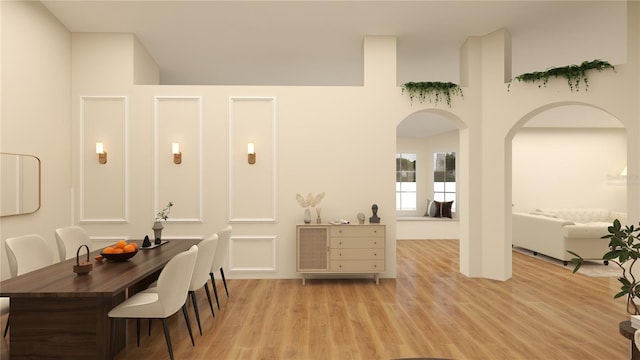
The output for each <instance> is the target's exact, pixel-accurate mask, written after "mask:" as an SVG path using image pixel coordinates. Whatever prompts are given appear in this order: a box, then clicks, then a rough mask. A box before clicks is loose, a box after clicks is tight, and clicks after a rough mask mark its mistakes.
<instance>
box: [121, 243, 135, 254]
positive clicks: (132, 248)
mask: <svg viewBox="0 0 640 360" xmlns="http://www.w3.org/2000/svg"><path fill="white" fill-rule="evenodd" d="M122 251H124V252H125V253H130V252H134V251H136V247H135V246H133V245H131V244H127V245H125V246H124V247H123V248H122Z"/></svg>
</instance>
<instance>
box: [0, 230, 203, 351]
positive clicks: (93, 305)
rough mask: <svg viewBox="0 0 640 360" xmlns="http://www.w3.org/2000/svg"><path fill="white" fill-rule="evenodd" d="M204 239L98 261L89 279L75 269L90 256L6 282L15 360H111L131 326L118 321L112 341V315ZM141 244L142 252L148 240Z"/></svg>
mask: <svg viewBox="0 0 640 360" xmlns="http://www.w3.org/2000/svg"><path fill="white" fill-rule="evenodd" d="M199 241H200V240H194V239H172V240H170V241H166V242H165V243H163V244H162V245H161V246H157V247H154V248H153V249H140V250H138V252H137V254H135V256H133V257H132V258H130V259H128V260H126V261H111V260H106V259H104V260H95V257H96V256H97V255H99V254H100V251H101V250H95V251H93V252H91V253H90V254H89V261H91V262H92V267H93V269H92V270H91V271H90V272H89V273H88V274H85V275H78V274H76V273H75V272H74V271H73V265H77V263H78V262H80V263H82V262H85V261H87V259H86V256H87V255H86V254H87V253H86V251H84V252H80V255H79V256H77V257H74V258H72V259H69V260H65V261H61V262H59V263H56V264H53V265H50V266H47V267H44V268H41V269H38V270H35V271H32V272H29V273H26V274H23V275H20V276H16V277H13V278H9V279H6V280H4V281H2V282H0V296H6V297H9V298H10V303H11V305H10V312H9V320H10V325H9V326H10V328H9V334H10V335H9V358H10V359H34V358H46V359H76V358H77V359H79V358H82V359H109V358H111V357H112V356H113V355H114V354H116V353H117V352H119V351H121V350H122V349H123V348H124V347H125V345H126V322H124V321H119V322H117V325H116V329H115V331H114V332H113V333H114V334H115V338H114V339H113V342H112V341H111V336H112V332H111V321H110V319H109V317H108V313H109V311H110V310H111V309H112V308H113V307H115V306H116V305H117V304H119V303H121V302H122V301H124V300H125V299H126V298H127V297H128V296H130V295H132V294H134V293H136V292H138V291H140V290H143V289H145V288H146V287H147V285H149V284H150V283H151V282H153V281H155V280H156V279H157V277H158V275H159V274H160V272H161V271H162V269H163V268H164V266H165V265H166V264H167V262H169V260H171V259H172V258H173V257H174V256H175V255H176V254H178V253H180V252H182V251H185V250H188V249H189V248H190V247H191V246H192V245H195V244H197V243H198V242H199ZM129 242H135V243H137V244H138V245H139V246H138V247H139V248H140V245H141V244H142V241H129Z"/></svg>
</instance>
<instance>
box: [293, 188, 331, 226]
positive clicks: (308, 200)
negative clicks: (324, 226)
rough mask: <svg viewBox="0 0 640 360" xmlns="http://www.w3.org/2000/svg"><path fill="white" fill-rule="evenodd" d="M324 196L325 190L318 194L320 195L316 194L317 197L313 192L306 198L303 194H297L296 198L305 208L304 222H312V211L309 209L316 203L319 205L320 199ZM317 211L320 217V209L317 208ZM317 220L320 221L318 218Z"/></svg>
mask: <svg viewBox="0 0 640 360" xmlns="http://www.w3.org/2000/svg"><path fill="white" fill-rule="evenodd" d="M322 198H324V193H323V192H322V193H320V194H318V195H316V196H315V197H314V196H313V194H311V193H309V194H308V195H307V198H306V199H305V198H304V197H303V196H302V195H300V194H296V200H297V201H298V203H299V204H300V206H302V207H303V208H304V223H305V224H311V211H310V210H309V208H310V207H315V206H316V205H318V204H319V203H320V201H321V200H322ZM316 211H317V213H318V219H320V210H319V209H317V210H316ZM316 221H318V220H316ZM320 221H321V220H320ZM318 224H319V222H318Z"/></svg>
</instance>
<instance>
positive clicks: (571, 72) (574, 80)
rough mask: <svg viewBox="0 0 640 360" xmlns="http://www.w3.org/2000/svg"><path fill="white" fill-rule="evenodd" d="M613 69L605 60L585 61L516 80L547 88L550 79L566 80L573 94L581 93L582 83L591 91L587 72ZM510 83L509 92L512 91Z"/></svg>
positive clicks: (522, 76) (527, 74)
mask: <svg viewBox="0 0 640 360" xmlns="http://www.w3.org/2000/svg"><path fill="white" fill-rule="evenodd" d="M605 69H611V70H613V71H615V67H614V66H613V65H611V64H609V63H608V62H606V61H603V60H593V61H583V62H582V64H580V65H568V66H562V67H556V68H550V69H547V70H545V71H536V72H530V73H525V74H522V75H518V76H516V77H515V78H514V80H518V81H521V82H528V83H538V87H542V86H544V87H546V86H547V82H548V81H549V78H551V77H554V78H565V79H566V80H567V83H568V84H569V88H570V89H571V92H573V91H574V89H575V91H580V82H584V85H585V91H587V90H589V79H588V78H587V70H598V71H602V70H605ZM510 87H511V83H509V85H508V87H507V90H510Z"/></svg>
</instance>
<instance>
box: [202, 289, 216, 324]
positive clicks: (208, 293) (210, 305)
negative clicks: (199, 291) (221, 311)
mask: <svg viewBox="0 0 640 360" xmlns="http://www.w3.org/2000/svg"><path fill="white" fill-rule="evenodd" d="M204 291H205V292H206V293H207V300H209V308H210V309H211V315H212V316H213V317H216V314H214V313H213V303H211V293H210V292H209V284H207V283H204Z"/></svg>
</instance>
